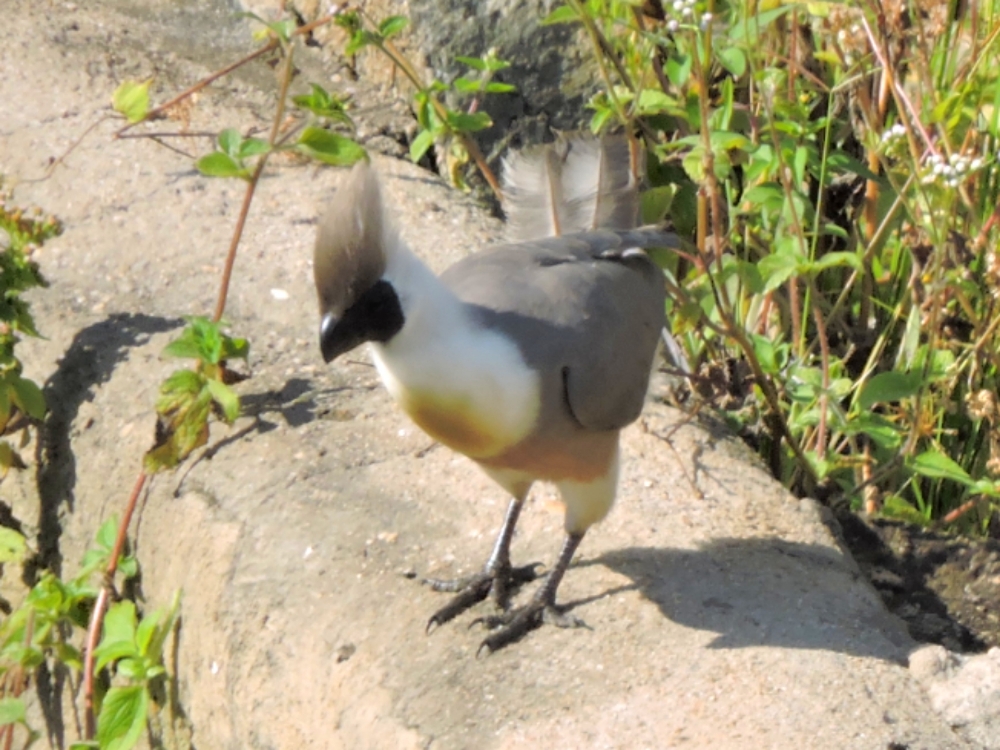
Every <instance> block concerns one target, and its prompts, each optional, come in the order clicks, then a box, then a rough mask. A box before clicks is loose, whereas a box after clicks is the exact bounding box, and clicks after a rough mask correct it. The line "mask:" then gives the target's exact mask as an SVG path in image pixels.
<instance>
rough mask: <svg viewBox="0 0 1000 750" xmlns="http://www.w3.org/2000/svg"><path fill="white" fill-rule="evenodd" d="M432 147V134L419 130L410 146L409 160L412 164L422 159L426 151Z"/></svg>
mask: <svg viewBox="0 0 1000 750" xmlns="http://www.w3.org/2000/svg"><path fill="white" fill-rule="evenodd" d="M433 145H434V133H432V132H431V131H429V130H421V131H420V132H419V133H417V137H416V138H414V139H413V143H411V144H410V160H411V161H413V162H414V163H416V162H418V161H420V160H421V159H422V158H424V154H426V153H427V149H429V148H430V147H431V146H433Z"/></svg>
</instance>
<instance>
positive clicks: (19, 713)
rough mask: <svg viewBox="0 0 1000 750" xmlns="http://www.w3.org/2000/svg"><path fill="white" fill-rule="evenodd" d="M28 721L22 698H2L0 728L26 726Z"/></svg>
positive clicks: (0, 699)
mask: <svg viewBox="0 0 1000 750" xmlns="http://www.w3.org/2000/svg"><path fill="white" fill-rule="evenodd" d="M26 721H27V717H26V712H25V708H24V701H22V700H21V699H20V698H0V726H3V725H6V724H24V723H25V722H26Z"/></svg>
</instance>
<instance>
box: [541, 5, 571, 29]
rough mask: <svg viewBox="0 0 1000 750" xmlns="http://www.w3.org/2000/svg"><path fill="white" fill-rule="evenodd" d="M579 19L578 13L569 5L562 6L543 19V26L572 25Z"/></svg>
mask: <svg viewBox="0 0 1000 750" xmlns="http://www.w3.org/2000/svg"><path fill="white" fill-rule="evenodd" d="M578 19H579V16H578V15H577V13H576V11H575V10H574V9H573V8H572V7H570V6H569V5H560V6H559V7H558V8H556V9H555V10H554V11H552V12H551V13H549V14H548V15H547V16H546V17H545V18H543V19H542V26H553V25H555V24H557V23H572V22H573V21H576V20H578Z"/></svg>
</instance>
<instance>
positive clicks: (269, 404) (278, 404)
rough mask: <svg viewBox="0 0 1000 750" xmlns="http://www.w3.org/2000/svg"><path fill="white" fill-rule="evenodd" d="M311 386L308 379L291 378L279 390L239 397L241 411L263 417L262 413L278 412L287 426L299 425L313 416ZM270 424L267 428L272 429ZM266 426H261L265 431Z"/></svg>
mask: <svg viewBox="0 0 1000 750" xmlns="http://www.w3.org/2000/svg"><path fill="white" fill-rule="evenodd" d="M313 391H314V389H313V387H312V384H311V383H310V382H309V381H308V380H303V379H302V378H292V379H291V380H289V381H288V382H286V383H285V384H284V385H283V386H282V388H281V390H280V391H276V390H271V391H265V392H264V393H249V394H247V395H245V396H243V397H241V399H240V403H241V405H242V408H243V413H244V414H245V415H247V416H251V417H256V418H257V419H261V420H262V419H263V415H264V414H269V413H271V412H279V413H280V414H281V416H282V417H283V418H284V420H285V422H286V423H287V424H288V426H289V427H292V428H295V427H301V426H302V425H304V424H307V423H309V422H312V421H313V420H314V419H315V418H316V415H315V410H316V404H315V400H314V398H313ZM273 427H274V426H273V425H270V427H269V429H273ZM267 430H268V428H261V429H260V431H261V432H266V431H267Z"/></svg>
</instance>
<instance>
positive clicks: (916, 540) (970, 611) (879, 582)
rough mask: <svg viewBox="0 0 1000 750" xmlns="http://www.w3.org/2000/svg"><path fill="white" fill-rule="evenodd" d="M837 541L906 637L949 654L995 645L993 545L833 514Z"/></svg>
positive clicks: (998, 638)
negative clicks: (904, 628) (840, 540)
mask: <svg viewBox="0 0 1000 750" xmlns="http://www.w3.org/2000/svg"><path fill="white" fill-rule="evenodd" d="M837 520H838V521H839V522H840V525H841V527H842V528H843V532H844V542H845V543H846V545H847V547H848V549H850V551H851V554H852V555H853V556H854V559H855V560H857V562H858V565H859V567H860V568H861V569H862V571H864V573H865V575H866V576H867V577H868V579H869V580H870V581H871V583H872V585H873V586H874V587H875V590H876V591H878V592H879V595H880V596H881V597H882V600H883V601H884V602H885V604H886V606H887V607H888V608H889V610H890V611H891V612H892V613H893V614H895V615H897V616H898V617H900V618H901V619H902V620H903V621H904V622H905V623H906V625H907V629H908V630H909V632H910V635H911V636H912V637H913V638H914V640H917V641H921V642H923V643H938V644H941V645H942V646H945V647H946V648H947V649H949V650H951V651H959V652H979V651H985V650H986V649H988V648H990V647H993V646H1000V542H998V541H997V540H995V539H981V540H976V539H968V538H964V537H957V536H949V535H947V534H944V533H941V532H936V531H929V530H927V529H921V528H919V527H916V526H912V525H908V524H904V523H902V522H899V521H890V520H885V519H876V520H866V519H863V518H861V517H859V516H857V515H855V514H853V513H850V512H847V511H842V512H839V513H838V514H837Z"/></svg>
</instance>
